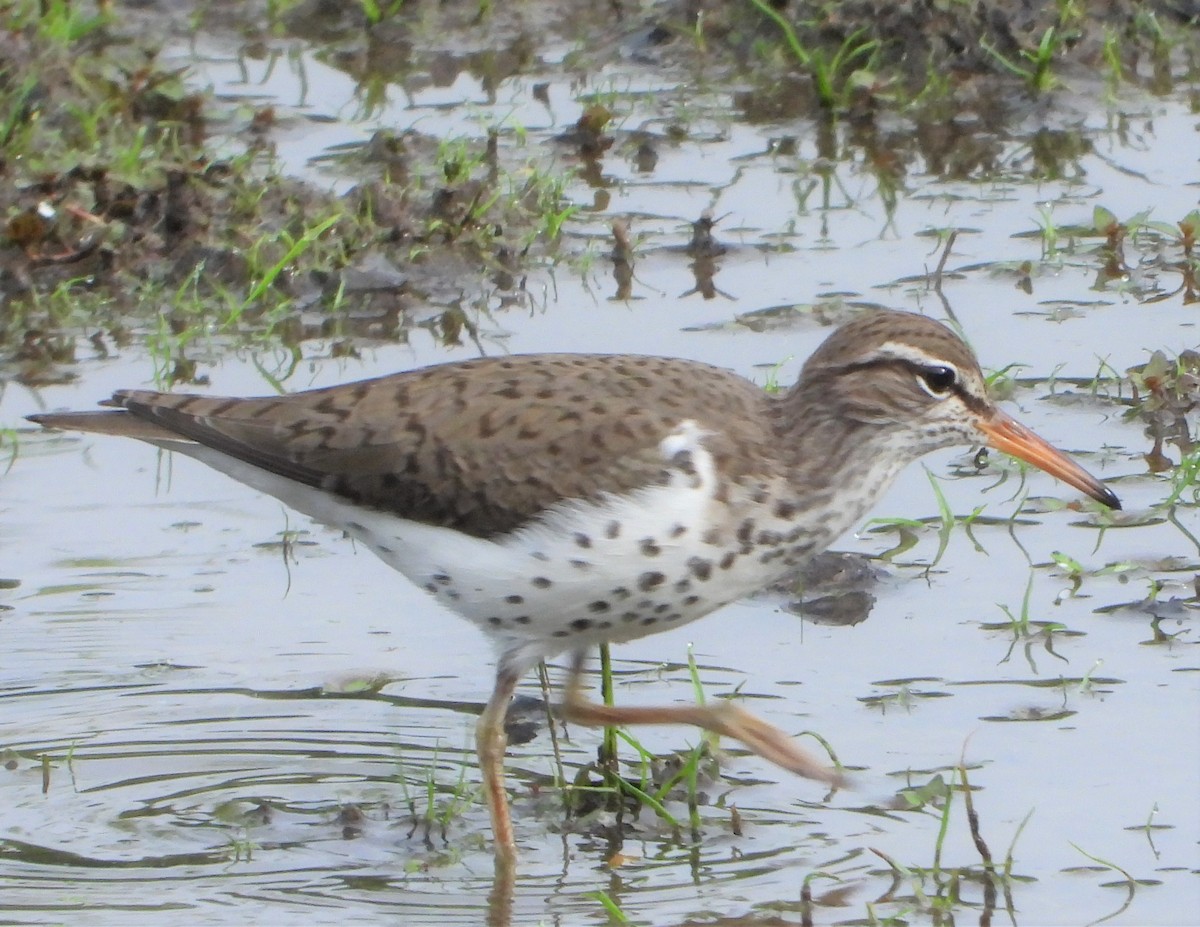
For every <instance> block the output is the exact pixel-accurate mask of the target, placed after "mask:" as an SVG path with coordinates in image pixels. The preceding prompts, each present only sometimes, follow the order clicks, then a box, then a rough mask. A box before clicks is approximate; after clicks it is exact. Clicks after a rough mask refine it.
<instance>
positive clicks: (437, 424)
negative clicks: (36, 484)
mask: <svg viewBox="0 0 1200 927" xmlns="http://www.w3.org/2000/svg"><path fill="white" fill-rule="evenodd" d="M768 402H769V400H768V398H767V397H766V395H765V394H764V393H763V392H762V391H761V390H760V389H758V388H757V387H755V386H754V385H753V384H751V383H749V382H748V381H746V380H744V379H742V378H741V377H738V376H736V375H735V374H732V373H729V372H728V371H723V370H720V369H718V368H714V367H709V366H707V365H704V364H697V363H693V362H688V361H679V360H670V359H663V358H651V357H629V356H612V357H610V356H597V355H528V356H517V357H511V358H495V359H483V360H476V361H468V362H465V363H457V364H446V365H442V366H437V367H429V368H425V369H422V370H417V371H412V372H408V373H401V374H395V375H393V376H388V377H382V378H379V379H374V380H364V381H361V382H358V383H348V384H345V385H342V386H335V387H331V388H328V389H319V390H311V391H308V392H302V393H295V394H292V395H289V396H282V397H275V398H263V399H219V398H208V397H200V396H184V395H172V394H164V393H155V392H148V391H140V390H131V391H121V392H118V393H117V394H116V395H115V396H114V397H113V404H114V405H120V406H123V407H124V408H126V409H128V410H129V412H131V413H133V415H135V416H137V417H138V418H139V419H142V420H144V421H147V422H152V423H154V424H155V425H158V426H160V427H161V428H163V429H166V430H167V431H170V432H172V433H174V434H177V435H180V436H183V437H185V438H188V439H191V440H193V441H196V442H198V443H200V444H203V445H206V446H208V447H212V448H214V449H216V450H219V451H222V452H223V453H226V454H230V455H232V456H234V457H237V458H240V459H242V460H245V461H247V462H249V463H252V464H254V465H256V466H258V467H261V468H263V469H265V470H268V471H271V472H273V473H277V474H279V475H281V476H285V477H288V478H289V479H293V480H298V481H300V482H302V483H306V484H308V485H312V486H319V487H322V488H324V489H328V490H330V491H333V492H336V493H339V494H341V495H344V496H346V497H348V498H350V499H352V500H354V501H356V502H360V503H362V504H365V505H370V506H373V507H377V508H381V509H385V510H388V511H392V512H396V513H397V514H400V515H403V516H405V517H407V518H412V519H415V520H418V521H424V522H427V523H431V524H438V525H444V526H447V527H454V528H458V529H459V530H462V531H465V532H467V533H469V534H473V535H477V536H481V537H487V536H491V535H495V534H500V533H504V532H507V531H511V530H513V529H514V528H516V527H519V526H520V525H521V524H523V523H525V522H527V521H528V520H530V519H531V518H533V517H535V516H536V515H537V514H538V513H539V512H540V511H542V510H543V509H545V508H547V507H548V506H551V505H553V504H555V503H556V502H559V501H561V500H563V499H568V498H573V497H580V498H595V497H596V496H597V495H599V494H602V493H605V492H620V491H622V490H629V489H632V488H635V487H637V486H641V485H645V484H647V483H650V482H653V481H654V480H655V479H657V478H659V476H660V475H661V474H662V471H663V465H664V461H663V458H662V454H661V452H660V451H659V448H658V445H659V442H660V441H662V439H663V438H664V437H666V435H667V434H669V433H670V432H671V431H672V430H673V429H674V428H675V427H677V426H678V425H679V423H680V422H682V421H684V420H687V419H692V420H694V421H696V422H697V423H698V424H699V425H700V426H701V427H702V428H703V429H705V430H706V431H708V432H711V433H712V434H711V436H710V437H708V438H706V439H705V446H706V447H707V448H708V449H709V450H710V451H712V452H713V454H714V455H715V456H716V458H717V462H718V466H719V467H721V468H722V469H723V471H725V472H727V475H730V476H736V475H738V474H737V473H736V472H735V471H736V466H737V464H736V461H737V460H739V459H745V457H744V454H745V452H746V451H747V450H750V451H751V456H753V454H754V452H753V450H751V448H752V446H760V445H766V444H767V443H768V442H769V441H770V436H769V435H767V434H764V433H763V429H764V427H765V426H764V425H762V424H761V423H762V422H764V421H766V420H768V419H769V416H766V415H764V414H763V410H764V406H765V405H766V404H767V403H768ZM766 456H767V457H768V458H769V457H770V452H769V451H768V452H767V454H766Z"/></svg>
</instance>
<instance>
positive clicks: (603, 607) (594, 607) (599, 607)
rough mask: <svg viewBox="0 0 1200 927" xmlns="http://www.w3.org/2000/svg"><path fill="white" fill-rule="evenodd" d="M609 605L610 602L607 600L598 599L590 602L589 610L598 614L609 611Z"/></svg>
mask: <svg viewBox="0 0 1200 927" xmlns="http://www.w3.org/2000/svg"><path fill="white" fill-rule="evenodd" d="M608 607H609V606H608V603H607V602H605V601H604V600H603V599H597V600H596V601H595V602H589V603H588V611H589V612H594V613H596V614H600V613H601V612H606V611H608Z"/></svg>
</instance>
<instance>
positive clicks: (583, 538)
mask: <svg viewBox="0 0 1200 927" xmlns="http://www.w3.org/2000/svg"><path fill="white" fill-rule="evenodd" d="M575 545H576V546H577V547H582V548H584V549H587V548H589V547H591V546H592V539H591V538H590V537H588V536H587V535H586V534H584V533H583V532H582V531H577V532H575Z"/></svg>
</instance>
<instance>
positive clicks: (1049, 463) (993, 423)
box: [979, 410, 1121, 509]
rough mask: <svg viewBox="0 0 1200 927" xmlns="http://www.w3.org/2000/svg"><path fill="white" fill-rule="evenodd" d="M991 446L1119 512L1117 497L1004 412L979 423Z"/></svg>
mask: <svg viewBox="0 0 1200 927" xmlns="http://www.w3.org/2000/svg"><path fill="white" fill-rule="evenodd" d="M979 427H980V429H981V430H982V431H983V433H984V434H985V435H987V439H988V443H989V444H990V445H991V446H992V447H994V448H996V450H999V451H1004V453H1006V454H1012V455H1013V456H1014V457H1019V458H1020V459H1021V460H1024V461H1025V462H1026V463H1031V464H1033V465H1034V466H1035V467H1038V468H1039V469H1042V470H1045V471H1046V472H1047V473H1049V474H1050V475H1051V476H1056V477H1058V478H1059V479H1060V480H1062V481H1063V482H1064V483H1067V484H1069V485H1071V486H1074V487H1075V488H1076V489H1078V490H1079V491H1080V492H1085V493H1087V494H1088V495H1089V496H1091V497H1092V498H1093V499H1095V500H1096V501H1097V502H1101V503H1103V504H1104V505H1107V506H1108V507H1109V508H1110V509H1119V508H1120V507H1121V500H1120V499H1118V498H1117V494H1116V493H1114V492H1113V491H1112V490H1111V489H1109V488H1108V487H1107V486H1105V485H1104V484H1103V483H1101V482H1100V481H1099V480H1098V479H1096V478H1095V477H1094V476H1092V475H1091V474H1090V473H1088V472H1087V471H1086V470H1085V469H1083V467H1081V466H1079V464H1077V463H1075V461H1073V460H1072V459H1071V458H1070V457H1068V456H1067V455H1066V454H1064V453H1063V452H1062V451H1060V450H1059V449H1058V448H1056V447H1054V446H1053V445H1051V444H1050V443H1048V442H1047V441H1044V440H1043V439H1041V438H1039V437H1038V436H1037V435H1035V434H1034V433H1033V432H1032V431H1030V430H1029V429H1028V428H1026V427H1025V426H1024V425H1022V424H1021V423H1020V422H1018V421H1017V420H1016V419H1014V418H1012V417H1011V416H1009V415H1006V414H1005V413H1004V412H1000V411H998V410H997V411H996V412H994V413H993V414H992V417H991V418H990V419H988V420H987V421H983V422H980V423H979Z"/></svg>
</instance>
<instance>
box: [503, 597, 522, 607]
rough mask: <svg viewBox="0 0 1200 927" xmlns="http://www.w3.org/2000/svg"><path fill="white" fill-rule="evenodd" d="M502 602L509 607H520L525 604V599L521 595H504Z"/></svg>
mask: <svg viewBox="0 0 1200 927" xmlns="http://www.w3.org/2000/svg"><path fill="white" fill-rule="evenodd" d="M504 601H505V602H507V603H508V604H509V605H521V604H523V603H524V602H525V597H524V596H523V595H506V596H505V597H504Z"/></svg>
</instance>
